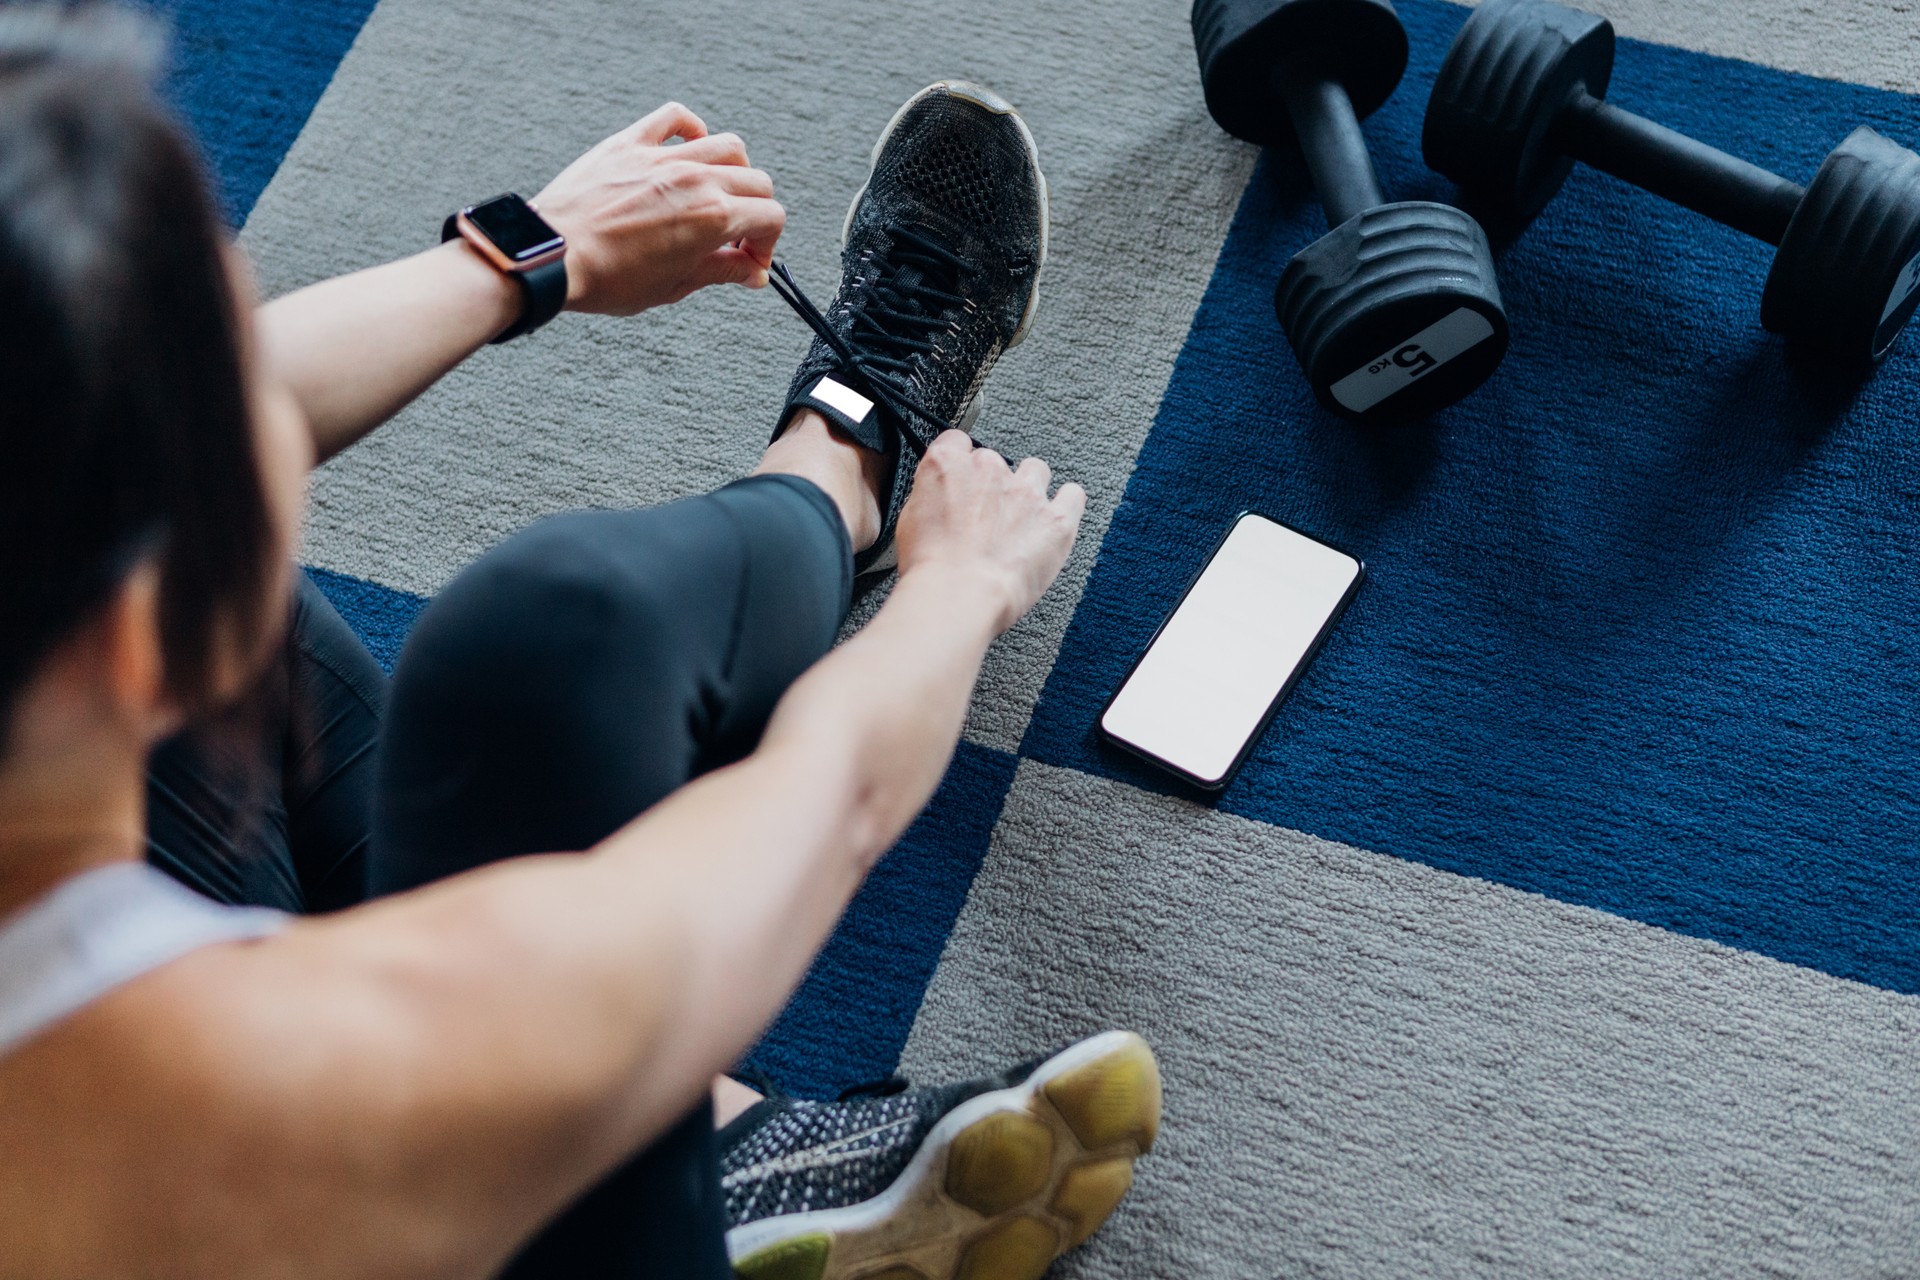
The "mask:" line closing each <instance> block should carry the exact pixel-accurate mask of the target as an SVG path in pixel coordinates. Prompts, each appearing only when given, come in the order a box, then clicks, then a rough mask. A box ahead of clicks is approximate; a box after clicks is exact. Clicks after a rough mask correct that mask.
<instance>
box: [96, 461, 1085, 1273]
mask: <svg viewBox="0 0 1920 1280" xmlns="http://www.w3.org/2000/svg"><path fill="white" fill-rule="evenodd" d="M1048 482H1049V477H1048V474H1047V471H1046V468H1045V466H1044V464H1041V463H1039V462H1037V461H1029V462H1027V463H1025V464H1023V465H1022V467H1021V468H1020V470H1019V471H1017V472H1014V471H1010V470H1009V469H1008V468H1007V466H1006V464H1005V463H1004V462H1003V461H1002V460H1001V459H1000V458H999V457H998V455H996V454H993V453H992V452H990V451H988V450H978V451H976V450H974V449H973V448H972V447H971V445H970V443H969V442H968V441H967V440H966V438H965V437H963V436H960V435H959V434H958V433H951V434H949V435H948V436H945V437H943V438H942V439H941V440H939V441H937V442H936V443H935V445H934V447H933V449H932V450H930V451H929V453H928V455H927V458H926V460H925V461H924V462H923V464H922V466H921V469H920V473H919V478H918V481H917V487H916V491H915V494H914V497H913V501H912V503H911V504H910V505H909V507H908V509H907V511H906V513H905V515H904V517H903V520H902V523H901V526H900V530H899V540H900V542H899V545H900V551H901V573H900V579H899V582H898V584H897V585H896V587H895V589H894V592H893V594H892V596H891V598H890V599H889V601H888V603H887V604H886V606H885V607H884V608H883V609H882V610H881V611H880V612H879V614H878V616H876V617H875V619H874V620H873V622H872V623H870V624H869V625H868V626H867V627H866V628H865V629H864V630H862V631H861V632H860V633H859V634H858V635H856V636H854V637H853V638H852V639H851V640H849V641H848V642H847V643H846V644H844V645H842V646H841V647H840V648H839V649H837V650H835V651H834V652H833V653H832V654H830V655H829V656H828V657H826V658H825V659H823V660H822V661H821V662H820V663H818V664H817V665H816V666H815V667H814V668H813V669H812V670H810V671H809V672H808V673H807V674H806V675H804V676H803V677H802V678H801V679H800V680H799V681H798V682H796V683H795V684H794V686H793V687H792V688H791V689H790V690H789V691H788V693H787V695H786V697H785V698H784V699H783V700H782V701H781V703H780V705H779V707H778V709H777V711H776V713H775V715H774V717H773V720H772V722H771V724H770V725H769V727H768V729H767V732H766V734H765V736H764V739H763V741H762V744H761V746H760V747H759V749H758V750H757V751H755V752H754V754H753V755H752V756H750V757H749V758H748V759H746V760H744V761H742V762H741V763H739V764H736V765H734V766H731V767H729V768H726V769H722V770H719V771H717V772H715V773H712V774H709V775H707V776H706V777H704V778H702V779H700V780H698V781H696V782H694V783H692V784H691V785H689V786H687V787H685V788H683V789H682V790H680V791H678V792H676V793H675V794H674V795H673V796H671V797H669V798H668V799H667V800H666V801H664V802H662V803H661V804H659V805H658V806H656V807H655V808H653V809H652V810H650V811H648V812H647V813H646V814H645V815H644V816H642V817H640V818H638V819H637V820H635V821H634V822H632V823H630V824H629V825H628V826H626V827H625V828H623V829H622V830H621V831H619V832H618V833H616V834H615V835H613V836H612V837H610V838H609V839H607V840H606V841H604V842H603V843H602V844H600V845H599V846H597V847H596V848H595V849H594V850H592V851H591V852H590V853H589V854H588V855H587V856H584V857H582V856H569V855H549V856H543V857H537V858H523V859H518V860H514V861H510V862H504V863H498V864H494V865H493V866H490V867H486V868H482V869H480V870H477V871H473V872H470V873H467V874H465V875H461V876H458V877H455V878H453V879H450V880H447V881H443V882H440V883H439V884H436V885H432V886H429V887H427V888H424V889H421V890H418V891H415V892H413V893H410V894H405V895H401V896H399V897H396V898H392V899H388V900H386V901H384V902H381V903H376V904H374V905H372V906H369V907H365V908H360V909H357V910H354V911H351V912H347V913H343V914H342V915H340V916H337V917H333V918H331V919H323V920H316V921H313V922H310V923H303V924H301V925H298V926H296V927H294V928H292V929H290V930H289V931H288V932H287V933H286V934H285V935H283V936H281V937H279V938H276V939H272V940H269V941H266V942H263V943H257V944H250V945H248V946H246V947H244V948H231V947H230V948H219V949H214V950H210V951H208V952H204V953H201V954H199V955H196V956H190V957H188V958H186V959H185V960H182V961H179V962H176V963H175V964H174V965H172V966H170V967H169V968H167V969H165V970H161V971H160V972H158V973H156V974H155V975H153V976H152V977H150V978H148V979H145V980H143V981H142V983H136V984H132V985H131V986H130V987H128V988H126V989H125V990H124V992H123V993H122V996H121V997H118V998H116V997H109V998H108V999H107V1000H103V1001H102V1002H101V1003H100V1006H97V1008H101V1009H102V1010H103V1011H104V1012H107V1013H108V1014H109V1016H113V1015H114V1012H115V1011H116V1010H124V1011H126V1014H125V1016H139V1017H144V1018H146V1019H147V1020H148V1021H147V1023H146V1024H145V1025H147V1026H148V1027H150V1030H149V1031H148V1032H147V1034H146V1036H145V1038H144V1043H146V1044H148V1045H149V1046H150V1047H151V1053H150V1054H148V1055H138V1056H140V1057H141V1058H142V1060H140V1061H133V1062H129V1061H128V1054H127V1053H126V1052H125V1049H124V1043H125V1042H124V1040H123V1041H122V1042H121V1044H122V1049H121V1051H120V1052H118V1053H117V1054H116V1055H114V1058H115V1061H116V1062H118V1063H121V1064H124V1073H125V1078H126V1079H127V1080H130V1081H135V1080H137V1081H140V1082H141V1083H142V1088H143V1089H145V1090H148V1091H150V1093H151V1105H152V1106H153V1107H154V1108H155V1110H156V1111H157V1112H158V1113H159V1114H157V1115H146V1116H142V1117H139V1118H138V1119H137V1120H135V1121H133V1122H129V1121H128V1118H126V1117H124V1116H119V1115H117V1116H115V1117H114V1123H111V1124H108V1123H101V1124H98V1125H96V1126H94V1128H93V1130H92V1131H91V1132H92V1133H93V1137H92V1138H91V1139H89V1140H93V1141H100V1142H107V1143H113V1142H122V1141H125V1142H137V1143H138V1144H139V1145H140V1147H141V1149H144V1150H152V1149H156V1144H157V1149H166V1150H174V1151H177V1152H178V1154H177V1155H175V1156H173V1157H170V1161H173V1162H177V1161H182V1160H184V1161H188V1162H191V1161H193V1160H196V1159H199V1158H202V1157H204V1156H205V1155H206V1154H207V1153H220V1154H221V1157H222V1160H223V1165H222V1169H224V1170H225V1172H224V1173H223V1172H222V1169H212V1170H198V1169H181V1170H180V1171H179V1173H180V1176H182V1177H185V1178H191V1177H195V1176H198V1177H201V1178H210V1179H212V1180H213V1181H214V1183H215V1185H218V1184H219V1182H220V1180H221V1179H222V1178H223V1177H224V1178H225V1179H227V1180H228V1181H229V1182H230V1183H231V1184H232V1189H233V1191H234V1193H235V1194H234V1195H233V1196H232V1197H231V1199H232V1201H233V1202H234V1203H236V1204H244V1205H246V1206H247V1212H248V1213H249V1214H250V1215H255V1216H257V1215H259V1214H261V1213H262V1212H265V1213H267V1214H268V1215H269V1217H273V1216H275V1215H278V1214H284V1215H285V1217H286V1220H285V1221H284V1222H280V1221H274V1222H256V1223H255V1224H254V1228H252V1229H258V1230H261V1231H264V1232H266V1233H267V1238H279V1234H280V1233H285V1238H289V1239H310V1238H311V1239H315V1240H316V1241H317V1242H318V1241H322V1240H323V1241H324V1245H322V1244H320V1243H316V1249H317V1250H319V1252H318V1253H316V1255H315V1256H316V1257H320V1256H324V1258H325V1259H326V1261H327V1263H328V1264H329V1266H330V1267H341V1268H343V1269H345V1268H348V1267H349V1259H350V1257H351V1255H352V1253H353V1251H354V1249H355V1248H356V1247H357V1246H356V1244H355V1241H360V1240H361V1239H362V1236H363V1234H364V1244H365V1246H366V1248H367V1249H369V1250H371V1251H372V1253H371V1255H370V1257H369V1260H370V1261H371V1260H374V1259H376V1258H377V1259H382V1260H384V1262H385V1263H386V1264H388V1265H392V1264H393V1263H394V1261H395V1260H396V1259H400V1258H405V1259H409V1260H411V1263H412V1265H411V1269H412V1270H413V1271H417V1272H418V1273H420V1274H461V1273H463V1272H464V1273H473V1274H480V1273H484V1272H486V1271H487V1270H488V1269H489V1268H491V1267H492V1266H494V1265H497V1263H498V1262H499V1261H500V1260H501V1259H502V1258H503V1257H505V1256H506V1255H507V1253H508V1252H509V1251H510V1250H511V1249H512V1248H513V1247H514V1246H515V1245H516V1244H517V1243H518V1242H519V1241H521V1240H523V1239H524V1238H525V1237H526V1236H527V1234H528V1233H530V1232H531V1231H532V1230H533V1229H534V1228H535V1226H536V1225H537V1224H539V1223H540V1222H542V1221H544V1220H545V1219H546V1218H547V1217H549V1216H550V1215H551V1214H552V1213H553V1212H554V1211H555V1210H557V1209H558V1208H559V1207H560V1206H562V1205H563V1204H565V1203H566V1202H567V1201H568V1200H569V1199H570V1198H571V1197H572V1196H574V1195H576V1194H578V1192H579V1191H580V1190H581V1189H583V1188H584V1187H586V1186H588V1185H590V1184H591V1183H592V1182H593V1181H594V1180H595V1179H596V1178H597V1177H599V1176H600V1175H602V1174H603V1173H604V1172H605V1171H606V1170H607V1169H609V1168H611V1167H612V1166H613V1165H614V1164H615V1163H617V1162H618V1161H619V1160H620V1159H622V1158H623V1157H624V1156H626V1155H627V1154H628V1153H630V1152H632V1151H633V1150H634V1149H636V1148H637V1147H638V1146H640V1145H642V1144H644V1143H645V1142H646V1141H648V1140H649V1139H651V1138H652V1137H654V1136H656V1135H658V1134H659V1133H661V1132H662V1131H663V1130H664V1129H665V1128H666V1127H667V1126H668V1125H670V1124H671V1123H672V1122H673V1121H674V1120H675V1119H676V1118H677V1117H679V1116H680V1115H682V1114H684V1112H685V1111H686V1109H687V1108H688V1107H689V1106H691V1105H692V1104H693V1103H694V1102H695V1101H696V1100H697V1099H698V1098H699V1097H700V1096H701V1095H702V1093H703V1092H704V1091H705V1090H706V1089H707V1088H708V1086H709V1083H710V1081H711V1079H712V1077H713V1076H714V1075H715V1074H716V1073H717V1072H719V1071H721V1070H723V1069H725V1068H726V1067H727V1066H728V1065H729V1064H731V1063H732V1062H733V1061H734V1060H735V1059H736V1058H737V1057H738V1055H739V1054H740V1053H741V1052H742V1051H744V1050H745V1049H746V1048H747V1047H748V1046H749V1045H750V1044H751V1043H752V1041H753V1039H754V1038H755V1036H757V1035H758V1034H759V1032H760V1030H761V1029H762V1028H763V1027H764V1026H765V1025H766V1023H767V1022H768V1021H769V1020H770V1019H771V1018H772V1017H773V1015H774V1014H775V1013H776V1012H777V1011H778V1009H779V1008H780V1006H781V1004H782V1003H783V1002H784V1001H785V1000H786V998H787V997H788V995H789V994H790V993H791V991H792V990H793V988H794V986H795V985H796V984H797V983H798V981H799V979H800V977H801V976H802V974H803V973H804V972H805V969H806V966H807V964H808V962H809V961H810V959H811V957H812V956H813V955H814V953H815V952H816V950H817V949H818V948H819V946H820V944H821V942H822V941H823V940H824V939H825V938H826V936H827V934H828V932H829V931H830V929H831V928H832V926H833V922H834V921H835V920H836V919H837V918H838V916H839V914H840V912H841V911H842V910H843V909H844V907H845V905H846V903H847V901H848V899H849V898H850V897H851V895H852V893H853V892H854V890H855V888H856V887H857V886H858V885H859V883H860V881H861V879H862V877H863V876H864V875H865V873H866V871H867V869H868V868H869V867H870V866H871V864H872V863H873V861H874V860H875V859H876V858H877V857H878V856H879V855H880V854H881V853H882V852H883V851H884V850H885V849H886V848H887V847H888V846H889V845H891V843H892V842H893V841H894V839H895V838H896V837H897V836H898V835H899V833H900V832H901V831H902V830H903V829H904V828H905V826H906V825H907V823H908V822H909V821H911V820H912V818H913V816H914V815H915V814H916V813H917V812H918V811H919V809H920V808H921V806H922V805H924V804H925V802H926V800H927V798H928V797H929V796H930V795H931V793H932V791H933V789H934V787H935V786H936V785H937V783H938V781H939V779H940V776H941V774H942V772H943V771H944V769H945V766H946V763H947V761H948V758H949V757H950V755H951V753H952V751H953V747H954V744H955V741H956V740H957V738H958V736H959V733H960V728H961V725H962V723H963V720H964V717H965V712H966V706H967V701H968V698H969V696H970V693H971V690H972V687H973V683H974V680H975V678H976V676H977V673H978V670H979V665H980V661H981V658H982V655H983V654H984V652H985V650H986V647H987V645H988V644H989V643H990V642H991V640H992V639H993V637H994V636H996V635H997V634H998V633H999V632H1000V631H1002V630H1003V629H1004V628H1005V627H1007V626H1008V625H1010V624H1011V623H1012V622H1013V620H1014V619H1016V618H1017V617H1019V616H1020V615H1021V614H1022V613H1024V612H1025V611H1026V609H1027V608H1029V607H1030V606H1031V605H1032V603H1033V601H1034V600H1035V599H1037V598H1038V596H1039V595H1040V594H1041V592H1042V591H1043V590H1044V589H1045V587H1046V586H1047V584H1048V583H1050V582H1051V581H1052V579H1053V577H1054V576H1055V574H1056V573H1057V572H1058V571H1059V568H1060V565H1061V564H1062V563H1063V562H1064V560H1065V558H1066V555H1067V552H1068V550H1069V549H1070V547H1071V545H1072V542H1073V538H1074V534H1075V531H1076V529H1077V527H1078V523H1079V519H1080V514H1081V511H1082V508H1083V506H1084V502H1085V496H1084V495H1083V494H1082V493H1081V492H1080V490H1079V488H1078V486H1074V485H1068V486H1065V487H1063V488H1062V490H1061V491H1060V493H1059V494H1058V495H1057V496H1055V497H1054V498H1053V499H1051V500H1049V499H1048V498H1047V496H1046V489H1047V485H1048ZM143 987H144V988H145V994H144V995H142V996H140V997H139V1003H138V1004H133V1005H130V1004H129V1003H128V998H130V997H133V996H135V995H136V993H138V992H139V991H140V990H141V989H142V988H143ZM156 988H159V990H158V992H156ZM156 994H157V995H158V997H159V998H158V999H156ZM183 1011H184V1012H183ZM76 1021H80V1020H76ZM183 1025H185V1026H186V1027H187V1028H188V1030H187V1031H186V1032H184V1033H183V1030H182V1028H183ZM120 1034H121V1035H122V1036H125V1035H127V1034H128V1032H127V1029H126V1028H125V1027H124V1026H123V1027H122V1028H121V1030H120ZM149 1058H150V1061H149V1060H147V1059H149ZM116 1069H120V1068H116ZM169 1080H173V1081H175V1082H176V1083H173V1084H169V1083H168V1081H169ZM198 1092H204V1094H205V1097H204V1098H203V1099H201V1100H199V1101H197V1102H196V1101H194V1098H195V1095H196V1093H198ZM183 1095H185V1097H186V1099H187V1100H186V1101H184V1102H183V1101H181V1098H182V1096H183ZM142 1105H147V1103H146V1101H145V1100H144V1099H143V1098H133V1099H128V1098H126V1097H125V1096H124V1091H121V1092H120V1094H119V1095H117V1101H116V1106H117V1107H125V1106H136V1107H137V1106H142ZM168 1126H174V1127H175V1128H176V1129H177V1130H178V1131H179V1136H178V1139H177V1140H169V1139H168V1138H167V1137H166V1134H167V1130H168ZM82 1127H85V1126H82ZM156 1127H157V1128H158V1129H159V1131H160V1132H159V1133H157V1134H156V1132H155V1128H156ZM210 1131H211V1132H210ZM68 1154H69V1155H70V1154H71V1153H70V1152H69V1153H68ZM63 1158H66V1157H65V1156H63ZM94 1158H95V1159H96V1160H98V1161H99V1162H101V1163H104V1164H107V1165H108V1166H109V1167H113V1166H114V1165H115V1164H120V1165H121V1166H122V1167H124V1160H125V1159H128V1158H132V1157H129V1156H127V1155H126V1154H125V1153H121V1152H119V1151H117V1150H109V1151H101V1152H98V1153H95V1156H94ZM169 1167H170V1169H172V1168H173V1167H174V1166H173V1164H172V1163H170V1165H169ZM170 1176H171V1175H170ZM64 1181H78V1182H84V1181H85V1179H67V1180H64ZM64 1181H63V1185H64ZM196 1185H197V1184H196ZM226 1199H227V1198H226V1197H221V1196H218V1195H210V1196H209V1198H208V1199H207V1203H208V1204H209V1205H212V1206H218V1205H219V1204H221V1203H224V1202H225V1201H226ZM343 1222H344V1223H349V1224H353V1226H352V1230H351V1233H350V1235H349V1237H348V1238H343V1237H342V1236H341V1235H340V1234H339V1232H338V1231H337V1230H336V1229H334V1228H333V1227H330V1226H329V1225H328V1224H338V1223H343ZM202 1234H207V1233H202ZM296 1269H297V1268H296Z"/></svg>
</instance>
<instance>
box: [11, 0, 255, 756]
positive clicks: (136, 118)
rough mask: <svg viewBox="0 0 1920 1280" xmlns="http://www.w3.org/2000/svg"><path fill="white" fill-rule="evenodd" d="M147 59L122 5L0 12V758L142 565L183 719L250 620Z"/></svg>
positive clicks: (199, 293)
mask: <svg viewBox="0 0 1920 1280" xmlns="http://www.w3.org/2000/svg"><path fill="white" fill-rule="evenodd" d="M163 55H164V41H163V39H162V38H161V37H160V36H159V35H158V33H157V32H156V30H155V28H154V27H153V26H152V25H151V24H150V23H149V22H148V21H146V20H145V19H142V18H139V17H138V16H136V15H134V14H132V13H129V12H126V11H124V10H121V9H117V8H108V7H104V6H98V5H79V6H74V5H55V4H38V3H35V4H0V751H4V750H5V741H4V734H5V730H6V728H7V725H8V724H9V722H10V721H11V718H12V712H13V708H14V704H15V702H16V701H17V699H18V696H19V693H20V691H21V689H22V688H23V687H24V686H25V685H26V684H27V682H28V681H29V680H31V678H32V677H33V675H34V673H35V672H36V671H37V670H38V668H39V666H40V664H41V663H42V662H43V661H44V660H45V659H46V658H47V656H48V655H49V654H50V652H51V651H52V650H53V649H54V648H55V647H56V646H57V645H58V644H59V643H60V642H61V641H62V640H63V639H64V638H65V637H67V636H68V635H69V634H71V633H72V631H73V630H74V628H75V627H77V626H78V625H79V624H80V623H81V622H83V621H84V620H85V619H86V618H87V616H88V615H89V614H90V613H91V612H92V611H94V610H95V609H97V608H98V607H100V606H101V605H102V604H103V603H104V602H105V601H106V600H107V599H109V598H110V597H111V595H112V594H113V592H114V591H115V589H116V588H117V587H118V585H119V584H120V583H121V581H123V579H124V577H125V575H126V573H127V572H128V571H129V570H130V569H131V568H132V567H133V566H134V565H135V564H136V563H138V562H139V560H140V559H141V558H142V557H143V556H145V555H147V554H149V553H157V554H158V557H159V565H160V575H161V577H160V582H161V585H160V626H161V641H162V645H163V649H164V654H165V662H166V679H167V683H168V688H169V691H170V692H171V694H172V695H173V696H174V697H175V698H177V699H178V700H179V701H180V702H181V703H182V704H183V705H184V706H185V707H187V708H189V709H190V710H198V709H204V708H205V707H206V705H207V703H208V701H209V697H210V693H211V689H210V684H211V681H212V679H213V672H212V670H211V667H212V664H213V661H214V657H215V653H216V651H217V649H218V647H219V645H220V643H221V640H222V638H223V637H228V636H231V637H233V638H235V639H237V640H239V641H240V642H242V643H245V642H246V641H247V640H248V639H249V638H250V637H252V636H253V635H255V634H256V633H257V630H258V628H260V627H262V626H264V625H265V619H266V616H267V615H266V612H265V611H266V609H267V607H268V605H269V602H268V601H265V600H264V599H262V596H263V595H264V592H265V585H266V583H267V581H268V580H269V576H270V567H271V565H270V560H269V556H270V555H271V553H272V547H271V525H270V518H269V513H268V508H267V499H266V494H265V492H264V489H263V486H262V481H261V476H260V471H259V466H258V461H257V458H256V451H255V447H254V438H253V429H252V425H251V422H250V418H249V412H248V402H247V395H246V388H245V382H244V374H243V370H242V364H241V352H240V347H239V336H240V335H239V327H238V325H239V317H238V314H237V312H236V301H235V298H234V296H233V293H232V289H231V285H230V282H229V278H228V272H227V266H226V262H225V258H224V254H223V244H224V240H225V230H224V224H223V222H222V219H221V217H220V214H219V212H218V211H217V209H216V207H215V205H214V202H213V199H212V197H211V195H210V194H209V192H208V189H207V183H206V180H205V178H204V176H203V173H202V170H201V166H200V163H199V159H198V156H197V154H196V152H195V150H194V148H193V146H192V145H191V144H190V143H189V142H188V141H187V139H186V136H185V134H184V132H183V131H182V129H181V127H180V126H179V125H178V124H177V123H176V122H175V120H174V119H173V117H172V116H171V114H170V113H169V112H168V111H167V110H166V109H165V108H164V107H163V106H162V105H161V104H160V101H159V99H158V97H157V94H156V90H155V83H156V77H157V75H158V73H159V70H160V67H161V65H162V62H163Z"/></svg>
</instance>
